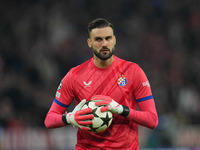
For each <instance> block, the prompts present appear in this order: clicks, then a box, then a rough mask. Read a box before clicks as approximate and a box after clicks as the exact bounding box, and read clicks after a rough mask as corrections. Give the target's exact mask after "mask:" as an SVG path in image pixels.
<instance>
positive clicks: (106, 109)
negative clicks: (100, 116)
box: [100, 106, 110, 112]
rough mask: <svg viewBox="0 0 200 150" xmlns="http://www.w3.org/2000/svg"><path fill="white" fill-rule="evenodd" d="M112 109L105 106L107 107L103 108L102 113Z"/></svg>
mask: <svg viewBox="0 0 200 150" xmlns="http://www.w3.org/2000/svg"><path fill="white" fill-rule="evenodd" d="M109 109H110V107H109V106H105V107H101V109H100V110H101V112H105V111H108V110H109Z"/></svg>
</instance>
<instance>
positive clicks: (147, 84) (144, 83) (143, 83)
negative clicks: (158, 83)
mask: <svg viewBox="0 0 200 150" xmlns="http://www.w3.org/2000/svg"><path fill="white" fill-rule="evenodd" d="M142 86H144V87H145V86H147V87H150V84H149V81H145V82H142Z"/></svg>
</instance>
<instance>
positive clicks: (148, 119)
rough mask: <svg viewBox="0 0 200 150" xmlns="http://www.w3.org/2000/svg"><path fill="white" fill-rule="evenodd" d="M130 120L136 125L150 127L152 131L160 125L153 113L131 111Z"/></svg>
mask: <svg viewBox="0 0 200 150" xmlns="http://www.w3.org/2000/svg"><path fill="white" fill-rule="evenodd" d="M128 118H129V119H130V120H132V121H134V122H135V123H137V124H139V125H142V126H145V127H148V128H150V129H154V128H156V126H157V125H158V118H157V115H155V114H153V113H151V112H145V111H137V110H133V109H130V114H129V116H128Z"/></svg>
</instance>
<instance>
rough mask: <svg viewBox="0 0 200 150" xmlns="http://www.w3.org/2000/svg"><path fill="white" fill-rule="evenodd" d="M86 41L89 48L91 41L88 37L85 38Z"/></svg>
mask: <svg viewBox="0 0 200 150" xmlns="http://www.w3.org/2000/svg"><path fill="white" fill-rule="evenodd" d="M87 43H88V46H89V48H91V41H90V38H88V39H87Z"/></svg>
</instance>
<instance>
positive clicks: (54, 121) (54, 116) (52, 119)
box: [44, 102, 66, 128]
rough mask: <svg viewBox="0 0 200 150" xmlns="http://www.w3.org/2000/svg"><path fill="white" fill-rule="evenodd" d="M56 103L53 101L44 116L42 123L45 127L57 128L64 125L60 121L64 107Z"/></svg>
mask: <svg viewBox="0 0 200 150" xmlns="http://www.w3.org/2000/svg"><path fill="white" fill-rule="evenodd" d="M56 105H57V104H56V103H54V102H53V104H52V106H51V108H50V110H49V112H48V113H47V116H46V118H45V121H44V124H45V126H46V127H47V128H59V127H63V126H65V124H64V123H63V121H62V114H63V113H64V112H65V109H66V108H62V107H61V106H58V105H57V106H56Z"/></svg>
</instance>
